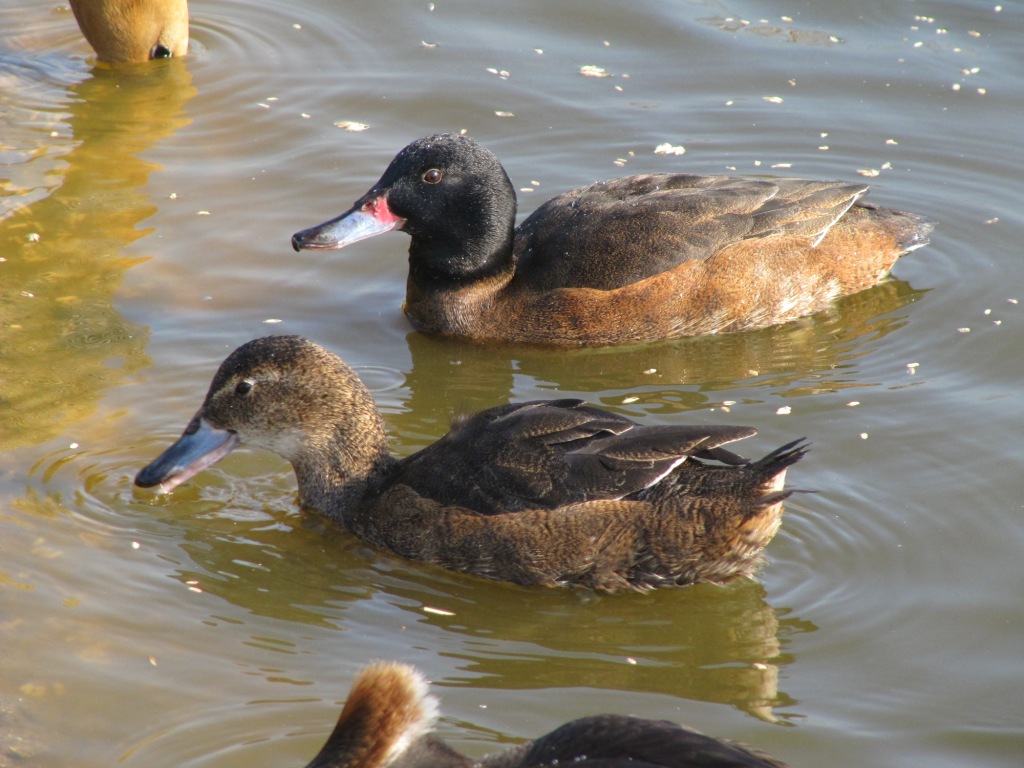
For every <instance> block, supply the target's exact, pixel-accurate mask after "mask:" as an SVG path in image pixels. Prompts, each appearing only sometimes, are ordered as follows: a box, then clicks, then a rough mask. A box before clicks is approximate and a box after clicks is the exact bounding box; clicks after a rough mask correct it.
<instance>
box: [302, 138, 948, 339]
mask: <svg viewBox="0 0 1024 768" xmlns="http://www.w3.org/2000/svg"><path fill="white" fill-rule="evenodd" d="M867 190H868V185H866V184H859V183H849V182H843V181H810V180H806V179H772V178H739V177H737V178H730V177H725V176H690V175H686V174H674V173H673V174H668V173H660V174H647V175H643V176H629V177H626V178H621V179H614V180H612V181H604V182H598V183H596V184H592V185H590V186H588V187H583V188H580V189H575V190H573V191H571V192H566V193H565V194H562V195H559V196H558V197H556V198H554V199H552V200H549V201H548V202H546V203H544V204H543V205H542V206H541V207H540V208H538V209H537V210H536V211H534V212H533V213H532V214H531V215H530V216H529V217H528V218H527V219H526V220H525V221H524V222H523V223H522V224H521V225H520V226H519V227H518V228H516V227H515V215H516V194H515V189H514V188H513V187H512V183H511V181H509V178H508V175H507V174H506V173H505V169H504V168H503V167H502V165H501V163H500V162H499V161H498V158H497V157H495V155H494V154H493V153H492V152H491V151H490V150H488V149H486V148H485V147H483V146H481V145H480V144H478V143H477V142H475V141H474V140H473V139H470V138H468V137H466V136H460V135H452V134H440V135H437V136H428V137H427V138H423V139H418V140H417V141H414V142H412V143H411V144H409V145H408V146H407V147H406V148H405V149H403V150H402V151H401V152H399V153H398V155H397V156H396V157H395V159H394V160H392V161H391V165H389V166H388V168H387V170H386V171H385V172H384V175H383V176H381V178H380V180H379V181H378V182H377V183H376V184H374V185H373V187H372V188H371V189H370V191H369V192H367V193H366V194H365V195H363V196H362V197H360V198H359V199H358V200H356V202H355V204H354V205H353V206H352V208H350V209H349V210H348V211H346V212H345V213H343V214H342V215H341V216H339V217H337V218H335V219H332V220H330V221H328V222H326V223H324V224H321V225H319V226H316V227H312V228H310V229H306V230H303V231H301V232H297V233H296V234H295V235H293V236H292V246H293V247H294V248H295V250H301V249H309V250H324V249H334V248H343V247H345V246H347V245H351V244H352V243H355V242H358V241H359V240H363V239H365V238H368V237H372V236H374V235H377V234H380V233H382V232H387V231H390V230H400V231H403V232H405V233H407V234H408V235H410V236H411V238H412V243H411V244H410V246H409V278H408V282H407V285H406V299H405V307H404V308H405V314H406V316H407V317H408V318H409V320H410V322H411V323H412V324H413V326H414V327H416V328H417V329H419V330H421V331H424V332H426V333H433V334H439V335H443V336H456V337H462V338H468V339H475V340H479V341H507V342H517V343H528V344H543V345H563V346H599V345H609V344H620V343H628V342H647V341H653V340H656V339H664V338H676V337H682V336H701V335H705V334H713V333H726V332H731V331H745V330H751V329H755V328H764V327H767V326H770V325H776V324H779V323H785V322H787V321H790V320H794V319H796V318H798V317H802V316H804V315H808V314H811V313H813V312H817V311H819V310H822V309H825V308H827V307H829V306H830V305H831V303H832V301H833V300H834V299H836V298H838V297H840V296H845V295H847V294H851V293H855V292H857V291H860V290H863V289H864V288H868V287H870V286H872V285H874V284H875V283H877V282H878V281H880V280H881V279H882V278H883V277H885V275H886V274H888V272H889V269H890V268H891V267H892V265H893V263H894V262H895V261H896V259H897V258H899V257H900V256H901V255H903V254H905V253H907V252H908V251H912V250H914V249H916V248H920V247H921V246H923V245H925V244H926V243H927V242H928V238H927V236H928V233H929V232H930V231H931V229H932V225H931V223H929V222H928V221H926V220H925V219H924V218H922V217H921V216H918V215H916V214H912V213H904V212H901V211H892V210H887V209H884V208H875V207H873V206H870V205H867V204H865V203H862V202H861V201H860V198H861V197H862V196H863V195H864V194H865V193H866V192H867Z"/></svg>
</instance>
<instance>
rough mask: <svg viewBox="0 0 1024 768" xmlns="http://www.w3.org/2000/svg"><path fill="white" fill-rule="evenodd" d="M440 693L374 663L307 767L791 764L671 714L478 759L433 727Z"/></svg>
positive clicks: (577, 724) (564, 729) (591, 728)
mask: <svg viewBox="0 0 1024 768" xmlns="http://www.w3.org/2000/svg"><path fill="white" fill-rule="evenodd" d="M438 714H439V706H438V703H437V699H435V698H434V697H433V696H431V695H430V693H429V689H428V687H427V682H426V681H425V680H424V679H423V677H422V676H421V675H420V674H419V673H418V672H417V671H416V670H415V669H413V668H412V667H409V666H406V665H404V664H394V663H377V664H372V665H370V666H368V667H366V668H365V669H364V670H363V671H362V672H360V674H359V676H358V677H357V678H356V679H355V682H354V683H353V684H352V690H351V692H350V693H349V696H348V699H347V700H346V701H345V706H344V708H343V709H342V711H341V715H340V717H339V718H338V723H337V725H336V726H335V728H334V731H333V732H332V733H331V735H330V736H329V737H328V739H327V743H326V744H324V746H323V749H321V750H320V752H319V754H317V756H316V757H315V758H313V761H312V762H311V763H309V765H308V766H306V768H531V767H536V768H540V766H555V765H559V764H566V765H571V766H576V767H577V768H786V766H785V764H784V763H781V762H779V761H778V760H775V759H774V758H772V757H769V756H768V755H765V754H764V753H762V752H759V751H757V750H754V749H751V748H749V747H745V746H743V745H740V744H736V743H733V742H729V741H722V740H719V739H713V738H711V737H710V736H704V735H703V734H700V733H698V732H696V731H693V730H690V729H689V728H685V727H683V726H681V725H677V724H676V723H672V722H669V721H667V720H645V719H642V718H639V717H628V716H626V715H597V716H595V717H583V718H580V719H579V720H573V721H572V722H569V723H566V724H565V725H563V726H560V727H559V728H556V729H555V730H553V731H551V733H548V734H546V735H544V736H541V737H540V738H538V739H536V740H534V741H531V742H528V743H526V744H522V745H520V746H518V747H513V748H511V749H508V750H505V751H504V752H498V753H495V754H493V755H487V756H485V757H482V758H480V759H479V760H471V759H470V758H468V757H466V756H465V755H462V754H460V753H459V752H456V751H455V750H454V749H452V748H451V747H450V746H448V745H447V744H445V743H444V742H443V741H441V739H439V738H438V737H437V736H435V735H433V734H432V733H431V730H432V729H433V728H434V724H435V722H436V721H437V718H438Z"/></svg>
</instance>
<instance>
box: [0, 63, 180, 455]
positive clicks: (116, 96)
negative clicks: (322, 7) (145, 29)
mask: <svg viewBox="0 0 1024 768" xmlns="http://www.w3.org/2000/svg"><path fill="white" fill-rule="evenodd" d="M93 75H94V76H93V77H91V78H89V79H87V80H85V81H83V82H81V83H77V84H75V85H72V86H70V88H69V93H70V97H71V98H70V101H71V103H70V104H69V105H68V110H69V111H70V118H69V120H68V124H69V126H70V129H71V131H72V134H73V136H74V146H73V148H71V149H70V150H69V151H68V152H67V153H66V154H64V155H63V157H62V158H61V162H60V163H59V164H56V165H54V166H53V168H52V170H51V171H50V174H49V175H50V176H52V175H53V174H59V175H60V178H59V180H58V181H56V182H54V181H53V179H52V178H50V179H48V180H47V184H46V186H47V187H52V188H53V191H52V192H50V194H49V195H48V196H47V197H44V198H42V199H39V200H36V201H35V202H33V203H32V204H31V205H30V206H24V207H20V208H17V209H16V210H14V211H13V212H12V213H11V214H10V215H9V216H8V217H7V218H6V220H5V221H4V222H3V225H2V228H0V254H3V256H4V259H5V260H4V261H3V262H0V269H2V275H3V279H2V281H0V381H2V382H3V388H2V391H0V403H2V404H3V405H2V407H0V413H2V416H0V449H9V448H13V447H16V446H19V445H28V444H35V443H39V442H42V441H45V440H47V439H49V438H51V437H53V436H55V435H58V434H60V433H61V432H62V431H63V430H64V429H66V427H67V425H68V424H70V423H73V422H74V421H76V420H78V419H80V418H82V417H83V416H84V415H86V414H88V413H90V412H91V411H92V410H93V409H94V408H95V407H96V403H97V401H98V400H99V397H100V395H101V393H102V392H103V391H104V390H105V389H106V388H108V387H110V386H111V385H113V384H115V383H117V382H119V381H121V380H123V379H124V378H125V377H126V376H128V375H130V374H132V373H133V372H135V371H137V370H138V369H139V368H141V367H143V366H145V365H147V364H148V358H147V357H146V355H145V351H144V350H145V345H146V341H147V339H148V329H146V328H145V327H144V326H141V325H138V324H136V323H132V322H130V321H128V320H126V319H125V318H124V317H122V316H121V315H120V313H119V312H118V311H117V310H116V309H115V307H114V303H113V298H114V294H115V292H116V291H117V289H118V286H119V285H120V282H121V280H122V278H123V276H124V272H125V270H126V269H128V268H129V267H131V266H132V265H133V264H134V263H136V261H137V260H133V259H131V258H127V257H124V256H122V255H121V251H122V250H123V248H124V247H125V246H127V245H128V244H130V243H132V242H134V241H136V240H138V239H139V238H141V237H144V236H146V235H147V234H149V233H150V232H151V231H152V230H151V229H144V228H140V227H139V223H140V222H142V221H143V220H145V219H146V218H148V217H150V216H152V215H153V214H154V213H155V212H156V207H155V206H154V205H153V204H152V203H151V202H150V201H149V199H148V198H147V196H146V195H145V193H144V192H143V191H142V187H143V186H144V185H145V183H146V180H147V179H148V177H149V174H150V172H152V171H153V170H156V169H157V168H158V166H156V165H154V164H152V163H148V162H146V161H144V160H142V159H140V157H139V154H140V153H141V152H142V151H143V150H145V149H147V148H148V147H150V146H152V145H153V144H155V143H156V142H158V141H159V140H161V139H162V138H164V137H166V136H169V135H170V134H172V133H173V132H174V131H176V130H178V129H179V128H181V127H182V126H183V125H186V124H187V123H188V119H187V118H185V117H184V116H183V114H182V113H183V109H184V106H185V104H186V103H187V102H188V100H189V99H190V98H191V97H192V96H193V95H194V94H195V88H194V87H193V86H192V84H191V76H190V75H189V72H188V70H187V69H186V67H185V63H184V61H180V60H168V61H163V62H156V63H153V64H145V65H133V66H119V67H117V68H112V67H106V66H98V67H97V68H96V69H95V71H94V73H93ZM7 191H8V192H10V193H12V195H21V194H32V193H33V190H25V189H9V190H7ZM12 207H13V206H12Z"/></svg>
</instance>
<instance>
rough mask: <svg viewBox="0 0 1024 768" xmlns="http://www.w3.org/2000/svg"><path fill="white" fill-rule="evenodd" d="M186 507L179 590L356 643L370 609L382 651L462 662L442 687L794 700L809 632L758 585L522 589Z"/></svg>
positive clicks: (760, 710) (764, 703)
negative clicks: (631, 590)
mask: <svg viewBox="0 0 1024 768" xmlns="http://www.w3.org/2000/svg"><path fill="white" fill-rule="evenodd" d="M175 507H176V509H178V511H177V512H176V514H175V519H176V520H177V521H178V523H179V524H180V523H182V517H181V516H180V509H179V508H178V505H175ZM232 507H233V508H234V509H237V506H236V505H232ZM185 508H186V509H191V511H192V512H197V513H199V514H198V516H196V517H194V518H193V519H192V522H191V524H189V525H186V526H185V528H184V531H183V534H184V536H183V543H182V547H183V549H184V550H185V551H186V552H187V555H188V561H189V562H187V563H183V564H182V567H180V568H179V569H178V570H177V574H176V578H178V579H179V580H180V581H182V582H183V583H185V584H187V585H190V586H193V587H194V588H198V589H202V590H203V591H204V592H207V593H211V594H214V595H217V596H219V597H221V598H222V599H224V600H226V601H228V602H230V603H232V604H234V605H237V606H240V607H242V608H244V609H246V610H247V611H249V612H251V613H252V614H255V615H259V616H267V617H277V618H285V619H287V620H289V621H295V622H299V623H302V624H312V625H319V626H325V625H326V626H331V627H334V628H336V629H339V630H341V631H342V632H347V631H350V630H351V631H354V632H357V634H358V633H359V631H360V630H361V629H362V627H363V625H364V623H365V621H366V616H365V612H366V611H367V610H369V611H370V612H371V613H372V615H373V616H374V619H373V622H374V627H375V633H376V636H377V637H378V640H377V641H375V642H376V645H375V647H376V648H377V649H378V650H377V651H376V652H377V653H378V654H381V655H384V656H393V657H401V656H402V655H403V654H405V653H407V652H408V649H409V648H410V647H420V646H422V647H428V648H431V649H435V650H436V652H438V653H439V655H441V656H444V657H447V658H451V659H456V660H457V662H458V668H459V669H460V670H462V671H464V672H465V673H466V675H465V676H462V675H459V674H456V675H449V676H447V677H446V679H445V680H444V681H443V682H442V681H439V682H440V683H441V685H448V686H458V687H476V688H481V689H491V690H493V689H498V690H519V689H525V690H531V689H544V688H563V687H564V688H573V687H585V688H593V689H595V690H621V691H634V692H646V693H651V692H654V693H663V694H667V695H670V696H675V697H681V698H687V699H693V700H699V701H707V702H712V703H721V704H727V705H729V706H732V707H735V708H737V709H739V710H741V711H744V712H747V713H749V714H751V715H753V716H755V717H758V718H761V719H764V720H767V721H772V722H779V721H785V718H786V717H789V715H779V714H777V712H776V710H777V709H778V708H780V707H791V706H792V705H793V704H794V701H793V700H792V698H791V697H790V696H788V695H787V694H786V693H785V692H783V691H780V690H779V688H778V683H779V670H780V668H781V667H783V666H785V665H788V664H791V663H793V662H794V658H793V656H792V655H791V654H789V653H787V652H786V651H785V646H786V644H787V643H788V641H789V637H790V636H792V635H794V634H797V633H803V632H808V631H814V630H815V629H816V627H815V626H814V624H812V623H811V622H809V621H805V620H801V619H798V618H796V617H786V618H782V619H780V618H779V614H778V612H777V611H776V610H775V609H774V608H773V607H772V606H771V605H769V603H768V601H767V599H766V595H765V590H764V587H763V586H762V585H761V584H760V583H759V582H757V581H752V580H742V579H741V580H737V581H736V582H733V583H731V584H730V585H728V586H725V587H717V586H712V585H696V586H695V587H687V588H682V589H677V590H661V591H657V592H654V593H650V594H646V595H636V594H630V595H625V596H610V597H609V596H599V595H593V594H590V593H586V592H573V591H569V590H544V589H529V588H522V587H517V586H514V585H509V584H503V583H497V582H489V581H485V580H482V579H476V578H472V577H466V576H461V575H459V574H452V573H449V572H447V571H443V570H441V569H438V568H433V567H430V566H424V565H420V564H415V563H407V562H404V561H400V560H396V559H395V558H392V557H390V556H388V555H386V554H384V553H381V552H378V551H376V550H373V549H371V548H369V547H367V546H365V545H363V544H362V543H361V542H358V541H357V540H355V539H354V538H353V537H351V536H349V535H347V534H346V533H344V532H342V531H340V530H338V529H337V528H335V527H333V526H330V525H325V524H324V522H323V520H322V518H319V517H317V518H308V519H307V518H305V517H304V516H302V515H297V514H295V513H294V512H290V513H289V512H279V513H274V512H271V511H263V512H255V513H252V514H250V515H248V516H247V518H248V519H242V518H241V517H240V516H239V515H238V514H235V513H233V514H229V515H220V514H207V513H206V512H205V511H201V510H200V509H199V508H197V507H192V506H191V505H190V504H186V505H185ZM371 606H372V607H371ZM425 608H426V609H429V610H425ZM382 611H383V612H385V613H384V615H386V616H387V617H388V618H386V619H385V618H383V615H382V614H381V612H382ZM212 618H213V619H215V620H216V619H217V617H212ZM394 625H400V626H401V631H400V633H396V634H398V635H400V637H398V636H395V637H392V636H389V632H388V631H387V629H386V628H387V627H388V626H394ZM253 642H261V643H266V642H268V640H267V639H266V638H260V639H255V638H254V639H253ZM339 642H342V640H341V638H339ZM349 643H351V639H350V640H349ZM308 682H312V681H307V683H308Z"/></svg>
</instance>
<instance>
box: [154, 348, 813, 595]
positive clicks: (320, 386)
mask: <svg viewBox="0 0 1024 768" xmlns="http://www.w3.org/2000/svg"><path fill="white" fill-rule="evenodd" d="M755 433H756V430H754V429H751V428H749V427H731V426H712V427H703V426H641V425H638V424H636V423H635V422H633V421H631V420H629V419H627V418H625V417H623V416H619V415H616V414H613V413H609V412H607V411H603V410H600V409H598V408H593V407H590V406H587V405H584V404H583V403H582V401H579V400H554V401H535V402H529V403H518V404H512V405H505V406H499V407H497V408H490V409H488V410H485V411H481V412H480V413H478V414H476V415H475V416H471V417H466V418H462V419H459V420H457V421H456V422H455V424H454V425H453V426H452V430H451V432H450V433H449V434H448V435H446V436H445V437H443V438H442V439H441V440H439V441H438V442H436V443H434V444H433V445H432V446H429V447H428V448H425V449H424V450H422V451H419V452H418V453H416V454H413V455H412V456H409V457H407V458H405V459H401V460H399V459H396V458H394V457H393V456H391V454H390V453H389V452H388V448H387V436H386V434H385V428H384V422H383V420H382V419H381V417H380V414H379V413H378V411H377V408H376V405H375V404H374V402H373V398H372V396H371V395H370V393H369V391H368V390H367V389H366V387H365V386H364V385H363V383H362V382H361V381H360V380H359V378H358V377H357V376H356V374H355V372H354V371H352V369H351V368H349V367H348V366H347V365H345V363H344V362H342V360H341V359H340V358H338V357H337V356H336V355H334V354H332V353H330V352H328V351H327V350H325V349H323V348H322V347H320V346H317V345H316V344H313V343H312V342H310V341H306V340H305V339H300V338H298V337H296V336H276V337H268V338H264V339H257V340H255V341H251V342H249V343H247V344H244V345H242V346H241V347H239V348H238V349H237V350H235V351H234V352H233V353H232V354H231V355H229V356H228V358H227V360H225V361H224V363H223V364H222V365H221V367H220V370H218V372H217V374H216V376H215V377H214V379H213V383H212V384H211V385H210V390H209V393H208V394H207V396H206V400H205V402H204V403H203V406H202V408H201V409H200V410H199V413H197V414H196V416H195V418H194V419H193V420H192V422H191V423H190V424H189V426H188V427H187V428H186V430H185V433H184V434H183V435H182V437H181V438H180V439H179V440H178V441H177V442H176V443H175V444H174V445H172V446H171V447H170V448H168V449H167V450H166V451H165V452H164V453H163V454H162V455H161V456H160V457H159V458H157V459H156V460H155V461H154V462H152V463H151V464H150V465H149V466H147V467H146V468H145V469H143V470H142V471H141V472H140V473H139V475H138V477H136V480H135V482H136V484H138V485H140V486H142V487H151V486H155V485H160V486H161V487H162V489H163V490H165V491H166V490H170V489H172V488H174V487H175V486H177V485H179V484H180V483H182V482H185V481H186V480H188V479H189V478H190V477H192V476H193V475H195V474H196V473H198V472H200V471H201V470H203V469H205V468H206V467H208V466H210V465H211V464H213V463H214V462H215V461H218V460H219V459H221V458H222V457H223V456H225V455H227V453H228V452H229V451H231V450H232V449H233V448H234V447H235V446H236V445H238V444H239V443H241V442H243V441H247V442H250V443H252V444H253V445H258V446H261V447H263V448H267V449H268V450H272V451H274V452H276V453H278V454H280V455H282V456H283V457H285V458H286V459H288V460H289V461H290V462H291V463H292V466H293V467H294V469H295V473H296V475H297V477H298V483H299V493H300V496H301V498H302V501H303V503H304V504H305V505H306V506H308V507H310V508H312V509H316V510H318V511H320V512H323V513H326V514H327V515H329V516H331V517H333V518H335V519H336V520H337V521H338V522H340V523H342V524H343V525H344V526H346V527H347V528H348V529H349V530H351V531H352V532H353V533H355V534H356V535H358V536H360V537H361V538H363V539H364V540H366V541H368V542H370V543H372V544H375V545H377V546H380V547H383V548H384V549H387V550H390V551H391V552H394V553H395V554H398V555H401V556H403V557H408V558H411V559H414V560H423V561H427V562H431V563H437V564H439V565H443V566H445V567H448V568H452V569H454V570H459V571H465V572H469V573H475V574H478V575H481V576H486V577H488V578H493V579H502V580H506V581H514V582H517V583H520V584H542V585H549V586H554V585H578V586H585V587H591V588H595V589H603V590H609V591H612V590H615V589H621V588H633V589H648V588H651V587H659V586H672V585H679V584H688V583H692V582H696V581H712V582H723V581H727V580H728V579H731V578H734V577H736V576H740V575H745V574H749V573H750V572H752V571H753V570H754V568H755V567H756V564H757V561H758V555H759V554H760V553H761V550H762V549H764V547H765V546H766V545H767V544H768V542H769V541H771V539H772V537H773V536H774V535H775V532H776V531H777V530H778V527H779V525H780V523H781V514H782V502H783V501H784V500H785V499H786V498H787V497H788V496H789V495H790V491H786V490H783V482H784V479H785V475H786V470H787V468H788V467H789V466H790V465H792V464H794V463H795V462H797V461H799V460H800V459H801V458H802V457H803V456H804V453H805V448H804V447H803V446H802V445H800V444H799V441H798V442H795V443H790V444H789V445H785V446H783V447H781V448H779V449H777V450H775V451H773V452H771V453H769V454H768V455H767V456H765V457H764V458H762V459H760V460H759V461H756V462H753V463H749V462H746V461H744V460H743V459H741V458H740V457H738V456H736V455H735V454H733V453H731V452H729V451H727V450H725V449H724V448H722V447H721V446H722V445H724V444H726V443H730V442H732V441H734V440H739V439H741V438H744V437H749V436H750V435H753V434H755Z"/></svg>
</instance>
